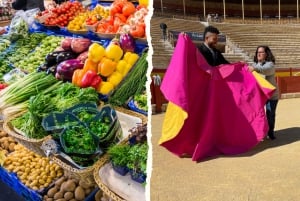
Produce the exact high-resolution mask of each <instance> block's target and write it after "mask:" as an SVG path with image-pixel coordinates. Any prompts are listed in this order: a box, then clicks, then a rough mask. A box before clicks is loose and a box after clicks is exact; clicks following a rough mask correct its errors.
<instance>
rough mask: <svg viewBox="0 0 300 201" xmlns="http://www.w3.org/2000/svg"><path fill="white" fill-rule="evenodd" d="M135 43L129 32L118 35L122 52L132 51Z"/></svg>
mask: <svg viewBox="0 0 300 201" xmlns="http://www.w3.org/2000/svg"><path fill="white" fill-rule="evenodd" d="M135 45H136V44H135V40H134V38H133V37H132V35H130V34H129V33H123V34H121V35H120V46H121V48H122V49H123V51H124V52H134V49H135Z"/></svg>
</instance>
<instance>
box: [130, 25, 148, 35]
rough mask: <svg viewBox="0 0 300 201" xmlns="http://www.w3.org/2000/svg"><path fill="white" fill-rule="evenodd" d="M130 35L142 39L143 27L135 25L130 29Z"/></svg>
mask: <svg viewBox="0 0 300 201" xmlns="http://www.w3.org/2000/svg"><path fill="white" fill-rule="evenodd" d="M130 34H131V35H132V36H133V37H135V38H143V37H144V36H145V29H144V28H143V26H139V25H135V26H132V27H131V29H130Z"/></svg>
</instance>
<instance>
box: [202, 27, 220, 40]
mask: <svg viewBox="0 0 300 201" xmlns="http://www.w3.org/2000/svg"><path fill="white" fill-rule="evenodd" d="M207 32H210V33H215V34H219V33H220V32H219V30H218V29H217V28H216V27H213V26H207V27H205V29H204V32H203V40H205V36H206V33H207Z"/></svg>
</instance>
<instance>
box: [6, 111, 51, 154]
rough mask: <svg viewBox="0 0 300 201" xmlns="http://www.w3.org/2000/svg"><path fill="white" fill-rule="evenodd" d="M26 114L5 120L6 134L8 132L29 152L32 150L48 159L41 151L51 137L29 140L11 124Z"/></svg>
mask: <svg viewBox="0 0 300 201" xmlns="http://www.w3.org/2000/svg"><path fill="white" fill-rule="evenodd" d="M24 112H25V111H24ZM24 112H21V113H18V114H16V115H13V116H11V117H8V118H7V119H5V120H4V123H3V130H4V131H5V132H7V134H8V135H10V136H12V137H13V138H14V139H15V140H16V141H17V142H18V143H20V144H22V145H23V146H25V147H26V148H28V149H29V150H31V151H33V152H35V153H37V154H39V155H41V156H43V157H46V154H45V153H44V151H43V150H42V149H41V146H42V144H43V142H44V141H45V140H48V139H51V136H50V135H49V136H46V137H44V138H41V139H31V138H28V137H26V136H24V135H22V134H21V132H20V131H17V130H16V129H15V128H14V127H13V126H12V124H11V120H13V119H14V118H16V117H18V116H20V115H22V114H23V113H24Z"/></svg>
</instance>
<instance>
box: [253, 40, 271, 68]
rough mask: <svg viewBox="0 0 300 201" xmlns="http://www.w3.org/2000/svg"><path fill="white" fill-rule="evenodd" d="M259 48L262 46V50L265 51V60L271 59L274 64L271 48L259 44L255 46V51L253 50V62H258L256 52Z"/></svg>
mask: <svg viewBox="0 0 300 201" xmlns="http://www.w3.org/2000/svg"><path fill="white" fill-rule="evenodd" d="M259 48H264V50H265V53H266V55H267V56H266V59H265V61H272V62H273V63H274V64H275V57H274V55H273V53H272V51H271V49H270V48H269V47H268V46H266V45H260V46H258V47H257V48H256V52H255V55H254V62H255V63H257V62H258V59H257V54H258V49H259Z"/></svg>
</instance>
